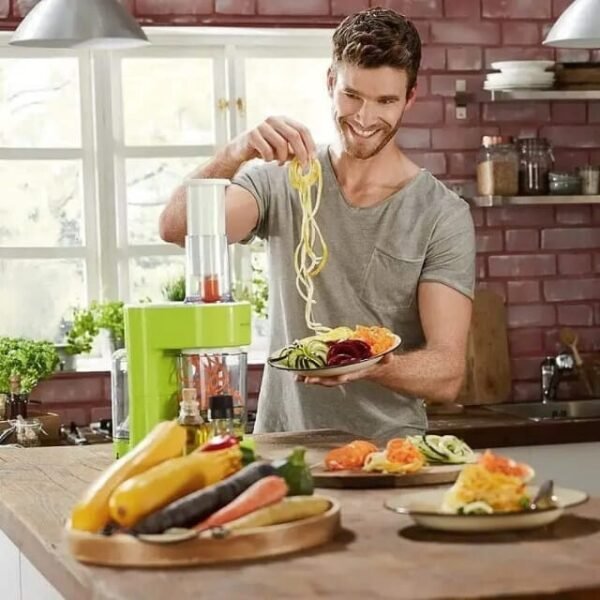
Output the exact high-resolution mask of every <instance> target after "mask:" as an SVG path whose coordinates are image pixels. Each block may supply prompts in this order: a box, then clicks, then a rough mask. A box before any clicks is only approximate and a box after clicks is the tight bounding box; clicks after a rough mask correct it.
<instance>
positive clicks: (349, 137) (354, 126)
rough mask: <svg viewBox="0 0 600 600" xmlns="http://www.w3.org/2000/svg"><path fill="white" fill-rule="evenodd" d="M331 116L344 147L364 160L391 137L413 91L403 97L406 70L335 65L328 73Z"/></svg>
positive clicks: (377, 150) (405, 84) (392, 137)
mask: <svg viewBox="0 0 600 600" xmlns="http://www.w3.org/2000/svg"><path fill="white" fill-rule="evenodd" d="M327 83H328V88H329V94H330V96H331V98H332V100H333V118H334V120H335V124H336V127H337V129H338V131H339V133H340V137H341V140H342V144H343V147H344V150H345V151H346V152H347V153H348V154H349V155H350V156H353V157H355V158H359V159H363V160H364V159H367V158H371V157H372V156H374V155H375V154H377V153H378V152H380V151H381V150H382V149H383V148H384V147H385V146H386V145H387V144H388V143H390V141H392V140H393V139H394V136H395V135H396V132H397V131H398V128H399V127H400V122H401V121H402V115H403V114H404V111H405V110H406V109H407V108H409V107H410V106H412V104H413V102H414V98H415V90H414V89H413V90H411V92H410V94H409V95H408V98H407V96H406V91H407V90H406V86H407V75H406V71H402V70H400V69H394V68H392V67H376V68H372V69H366V68H364V67H357V66H354V65H347V64H343V63H341V64H337V65H335V66H333V67H332V68H331V69H330V70H329V73H328V81H327Z"/></svg>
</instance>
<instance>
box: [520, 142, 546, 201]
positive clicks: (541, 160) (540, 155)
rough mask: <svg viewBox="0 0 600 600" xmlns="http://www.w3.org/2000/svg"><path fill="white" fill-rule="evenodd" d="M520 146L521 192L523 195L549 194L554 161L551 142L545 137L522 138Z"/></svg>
mask: <svg viewBox="0 0 600 600" xmlns="http://www.w3.org/2000/svg"><path fill="white" fill-rule="evenodd" d="M518 146H519V193H520V194H521V195H523V196H543V195H546V194H548V174H549V173H550V171H551V170H552V165H553V163H554V156H553V155H552V147H551V146H550V143H549V142H548V140H546V139H545V138H522V139H520V140H519V144H518Z"/></svg>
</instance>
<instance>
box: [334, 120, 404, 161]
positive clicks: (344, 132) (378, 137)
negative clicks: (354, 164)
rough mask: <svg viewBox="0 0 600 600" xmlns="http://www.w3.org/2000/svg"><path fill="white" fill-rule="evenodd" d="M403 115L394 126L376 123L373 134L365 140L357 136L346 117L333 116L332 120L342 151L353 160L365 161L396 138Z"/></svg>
mask: <svg viewBox="0 0 600 600" xmlns="http://www.w3.org/2000/svg"><path fill="white" fill-rule="evenodd" d="M403 115H404V111H402V114H401V115H400V118H399V119H398V121H397V122H396V123H395V124H394V125H390V124H389V123H385V122H381V123H378V125H377V127H376V129H375V132H374V133H373V134H372V135H371V136H370V137H366V138H365V137H361V136H359V135H357V133H356V132H355V130H354V127H353V125H352V124H351V123H350V121H349V120H348V119H347V118H346V117H338V116H337V115H335V114H334V119H335V124H336V128H337V130H338V133H339V136H340V140H341V142H342V147H343V148H344V151H345V152H346V153H347V154H349V155H350V156H352V157H353V158H357V159H359V160H367V159H369V158H372V157H373V156H375V155H376V154H378V153H379V152H381V151H382V150H383V149H384V148H385V147H386V146H387V145H388V143H389V142H390V140H392V139H393V138H394V137H395V136H396V133H397V132H398V129H400V123H401V122H402V117H403Z"/></svg>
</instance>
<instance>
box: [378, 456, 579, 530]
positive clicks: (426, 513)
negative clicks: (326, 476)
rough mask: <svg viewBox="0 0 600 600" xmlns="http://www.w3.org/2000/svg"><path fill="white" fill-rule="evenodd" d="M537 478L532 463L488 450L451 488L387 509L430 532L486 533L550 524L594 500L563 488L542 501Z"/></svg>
mask: <svg viewBox="0 0 600 600" xmlns="http://www.w3.org/2000/svg"><path fill="white" fill-rule="evenodd" d="M534 476H535V472H534V470H533V469H532V468H531V467H530V466H529V465H527V464H525V463H518V462H516V461H514V460H512V459H510V458H508V457H506V456H501V455H498V454H495V453H493V452H491V451H490V450H487V451H486V452H485V453H483V454H482V455H480V456H479V458H478V460H477V462H475V463H469V464H466V465H464V466H463V467H462V470H461V472H460V473H459V475H458V478H457V479H456V481H455V483H454V484H453V485H452V486H451V487H450V488H445V489H435V490H427V491H418V492H414V493H410V494H404V495H403V496H398V497H395V498H391V499H389V500H387V501H386V502H385V506H386V508H388V509H389V510H391V511H394V512H397V513H400V514H404V515H408V516H409V517H410V518H411V519H412V520H413V521H414V522H415V523H416V524H417V525H420V526H422V527H426V528H428V529H436V530H441V531H452V532H463V533H481V532H491V531H514V530H521V529H533V528H535V527H542V526H544V525H549V524H550V523H553V522H554V521H556V520H557V519H559V518H560V517H561V515H562V514H563V512H564V510H565V509H566V508H569V507H572V506H577V505H578V504H582V503H583V502H585V501H586V500H587V499H588V497H587V494H586V493H585V492H582V491H579V490H570V489H565V488H560V487H559V488H554V495H553V496H552V497H551V499H548V498H546V499H545V500H543V501H542V500H541V499H540V500H537V499H536V498H537V493H538V491H539V489H540V487H538V486H534V485H529V482H530V481H531V480H532V478H533V477H534ZM546 483H550V484H552V482H546ZM542 487H543V486H542ZM550 489H552V488H550Z"/></svg>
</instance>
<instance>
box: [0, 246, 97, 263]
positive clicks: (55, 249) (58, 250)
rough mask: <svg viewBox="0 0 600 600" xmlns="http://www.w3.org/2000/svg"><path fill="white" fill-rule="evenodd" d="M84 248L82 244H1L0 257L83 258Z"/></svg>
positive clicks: (39, 258)
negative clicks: (30, 245)
mask: <svg viewBox="0 0 600 600" xmlns="http://www.w3.org/2000/svg"><path fill="white" fill-rule="evenodd" d="M85 256H86V250H85V248H84V247H82V246H32V247H31V248H28V247H26V246H2V247H0V259H28V260H32V259H38V260H42V259H43V260H47V259H58V258H85Z"/></svg>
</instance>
